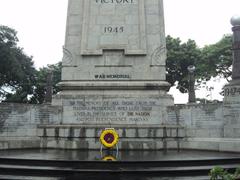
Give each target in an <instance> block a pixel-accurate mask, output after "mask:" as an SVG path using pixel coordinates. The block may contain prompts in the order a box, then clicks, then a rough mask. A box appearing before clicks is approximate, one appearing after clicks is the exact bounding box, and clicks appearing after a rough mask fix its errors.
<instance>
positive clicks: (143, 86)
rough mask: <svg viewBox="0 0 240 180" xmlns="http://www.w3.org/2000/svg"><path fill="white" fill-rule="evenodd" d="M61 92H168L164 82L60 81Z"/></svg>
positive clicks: (167, 86)
mask: <svg viewBox="0 0 240 180" xmlns="http://www.w3.org/2000/svg"><path fill="white" fill-rule="evenodd" d="M58 85H59V87H60V88H61V89H62V90H168V89H169V87H170V84H169V83H167V82H166V81H62V82H60V83H59V84H58Z"/></svg>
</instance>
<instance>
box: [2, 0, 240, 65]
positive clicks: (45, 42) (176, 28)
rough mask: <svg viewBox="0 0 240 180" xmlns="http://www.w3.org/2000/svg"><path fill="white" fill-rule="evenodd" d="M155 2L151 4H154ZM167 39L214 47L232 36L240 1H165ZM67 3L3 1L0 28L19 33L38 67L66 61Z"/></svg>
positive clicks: (24, 46) (52, 1)
mask: <svg viewBox="0 0 240 180" xmlns="http://www.w3.org/2000/svg"><path fill="white" fill-rule="evenodd" d="M150 1H151V0H150ZM164 6H165V10H164V11H165V28H166V35H168V34H169V35H171V36H173V37H180V38H181V40H182V41H186V40H187V39H189V38H190V39H193V40H195V41H196V42H197V44H198V45H199V46H201V47H202V46H204V45H206V44H212V43H215V42H216V41H218V40H220V39H221V37H222V36H223V35H224V34H229V33H231V25H230V18H231V17H232V16H233V15H234V14H240V0H164ZM66 15H67V0H0V24H1V25H6V26H9V27H12V28H14V29H15V30H17V31H18V37H19V41H20V43H19V45H20V46H21V47H23V48H24V50H25V52H26V53H27V54H28V55H30V56H33V60H34V62H35V66H36V67H42V66H45V65H47V64H53V63H56V62H58V61H60V60H61V58H62V46H63V45H64V38H65V37H64V36H65V24H66Z"/></svg>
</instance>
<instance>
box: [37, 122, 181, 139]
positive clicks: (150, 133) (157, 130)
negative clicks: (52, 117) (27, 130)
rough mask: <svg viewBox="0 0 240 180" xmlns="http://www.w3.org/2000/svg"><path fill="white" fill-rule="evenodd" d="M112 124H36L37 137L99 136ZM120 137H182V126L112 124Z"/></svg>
mask: <svg viewBox="0 0 240 180" xmlns="http://www.w3.org/2000/svg"><path fill="white" fill-rule="evenodd" d="M111 127H113V126H109V125H106V126H100V125H98V126H93V125H92V126H91V125H86V126H80V125H50V126H38V130H37V134H38V136H39V137H42V138H44V137H54V138H83V139H84V138H99V137H100V135H101V132H102V131H103V130H104V129H105V128H111ZM114 128H115V129H116V131H117V132H118V134H119V136H120V138H136V139H137V138H183V137H185V131H184V128H183V127H181V126H141V127H139V126H134V125H128V126H120V125H116V126H114Z"/></svg>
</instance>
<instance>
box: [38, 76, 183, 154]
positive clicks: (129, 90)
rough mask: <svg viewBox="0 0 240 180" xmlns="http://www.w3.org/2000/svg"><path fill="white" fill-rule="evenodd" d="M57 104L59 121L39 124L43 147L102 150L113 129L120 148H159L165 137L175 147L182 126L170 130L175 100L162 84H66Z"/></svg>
mask: <svg viewBox="0 0 240 180" xmlns="http://www.w3.org/2000/svg"><path fill="white" fill-rule="evenodd" d="M60 85H61V88H62V91H61V92H60V93H59V94H58V95H56V96H55V97H54V98H53V103H52V104H53V105H54V106H59V107H62V113H61V121H60V122H59V124H56V125H43V126H39V129H38V131H39V136H40V137H41V140H42V141H41V142H42V147H43V148H66V149H99V148H100V142H99V137H100V133H101V132H102V130H104V129H105V128H115V129H116V130H117V132H118V133H119V136H120V143H119V148H120V149H135V150H142V149H151V150H154V149H161V148H163V146H164V145H163V144H164V143H163V142H164V139H166V138H170V139H172V141H173V143H170V144H172V145H169V147H173V148H175V147H177V142H178V137H183V132H182V129H181V128H180V127H178V126H174V127H173V126H167V107H168V106H173V98H172V97H171V96H170V95H167V94H166V88H167V87H168V83H166V82H163V81H153V82H151V81H150V82H144V81H131V82H130V81H129V82H128V81H124V82H111V81H108V82H100V81H99V82H62V83H60Z"/></svg>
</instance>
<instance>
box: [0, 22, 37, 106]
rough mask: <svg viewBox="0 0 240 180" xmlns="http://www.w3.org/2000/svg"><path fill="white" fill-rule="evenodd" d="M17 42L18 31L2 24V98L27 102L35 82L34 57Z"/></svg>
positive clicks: (0, 45) (0, 87)
mask: <svg viewBox="0 0 240 180" xmlns="http://www.w3.org/2000/svg"><path fill="white" fill-rule="evenodd" d="M17 43H18V38H17V32H16V31H15V30H14V29H11V28H9V27H7V26H0V64H1V66H0V98H1V99H5V101H7V102H27V97H28V94H31V93H32V86H33V84H34V82H35V68H34V66H33V65H34V63H33V61H32V57H29V56H27V55H26V54H25V53H24V52H23V49H22V48H20V47H18V46H17Z"/></svg>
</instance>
